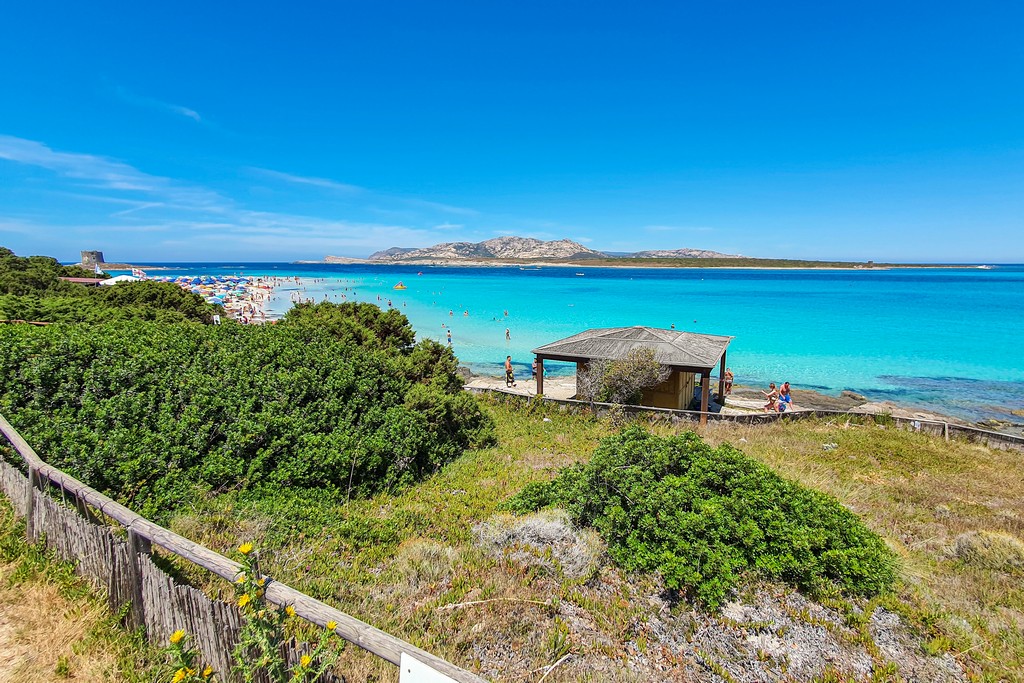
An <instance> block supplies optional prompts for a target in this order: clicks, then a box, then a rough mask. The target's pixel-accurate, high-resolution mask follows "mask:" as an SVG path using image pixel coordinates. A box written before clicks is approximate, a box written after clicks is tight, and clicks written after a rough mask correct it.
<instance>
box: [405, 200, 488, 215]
mask: <svg viewBox="0 0 1024 683" xmlns="http://www.w3.org/2000/svg"><path fill="white" fill-rule="evenodd" d="M402 201H404V202H405V203H406V204H409V205H411V206H418V207H421V208H424V209H433V210H435V211H443V212H444V213H454V214H457V215H459V216H479V215H480V212H479V211H477V210H476V209H467V208H465V207H462V206H452V205H451V204H442V203H440V202H431V201H427V200H426V199H411V198H407V199H403V200H402Z"/></svg>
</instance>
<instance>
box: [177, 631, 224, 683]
mask: <svg viewBox="0 0 1024 683" xmlns="http://www.w3.org/2000/svg"><path fill="white" fill-rule="evenodd" d="M190 640H191V637H190V636H189V635H188V634H187V633H185V632H184V631H181V630H178V631H175V632H174V633H172V634H171V638H170V643H169V644H168V646H167V654H168V655H169V656H170V659H171V666H172V668H173V669H174V674H173V675H172V676H171V683H213V681H216V680H217V677H216V676H215V675H214V671H213V667H212V666H209V665H206V666H203V664H202V663H201V662H200V661H199V652H198V651H197V650H196V649H195V647H193V646H192V645H191V644H190V642H189V641H190Z"/></svg>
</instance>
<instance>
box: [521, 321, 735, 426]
mask: <svg viewBox="0 0 1024 683" xmlns="http://www.w3.org/2000/svg"><path fill="white" fill-rule="evenodd" d="M732 340H733V338H732V337H724V336H719V335H712V334H696V333H693V332H680V331H677V330H663V329H659V328H655V327H639V326H636V327H609V328H601V329H592V330H586V331H585V332H580V333H579V334H574V335H573V336H571V337H566V338H565V339H560V340H558V341H556V342H551V343H550V344H545V345H544V346H541V347H539V348H536V349H534V350H533V354H534V355H535V356H536V358H537V393H538V394H543V393H544V361H545V360H556V361H567V362H570V363H576V368H577V372H579V370H580V369H582V368H585V367H586V366H587V365H588V364H589V363H590V362H591V361H595V360H619V359H622V358H625V357H626V356H627V355H629V353H630V352H631V351H633V350H635V349H651V350H652V351H654V360H655V361H657V362H658V363H661V364H662V365H664V366H667V367H668V368H670V369H671V371H672V373H671V375H670V376H669V378H668V379H667V380H665V381H664V382H663V383H661V384H659V385H658V386H656V387H651V388H649V389H646V390H645V391H644V396H643V400H642V404H643V405H650V406H655V407H660V408H675V409H685V408H686V407H687V406H688V405H689V403H690V401H691V400H692V398H693V396H694V393H695V389H696V387H697V386H698V383H697V377H700V383H699V386H700V387H701V389H700V411H701V416H700V421H701V424H705V423H706V422H707V416H708V405H709V403H710V398H711V397H710V393H711V391H710V386H711V371H712V370H714V369H715V366H718V395H719V397H722V396H724V395H725V352H726V349H727V348H728V347H729V342H731V341H732Z"/></svg>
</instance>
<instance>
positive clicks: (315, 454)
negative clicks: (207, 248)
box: [0, 304, 494, 519]
mask: <svg viewBox="0 0 1024 683" xmlns="http://www.w3.org/2000/svg"><path fill="white" fill-rule="evenodd" d="M321 306H324V305H321ZM326 306H332V304H327V305H326ZM369 308H373V309H374V310H375V311H377V313H378V314H379V315H380V317H381V318H386V319H387V323H386V324H385V323H384V322H380V321H376V322H374V321H372V320H371V321H370V322H366V320H368V319H369V318H370V317H371V316H372V315H373V314H372V312H367V311H366V310H365V309H361V308H353V307H348V308H343V309H341V310H340V312H338V311H336V313H338V315H342V314H345V313H346V312H347V313H351V314H352V315H353V316H355V317H354V318H353V320H355V321H356V322H358V323H359V324H360V325H363V324H365V325H368V326H369V327H367V330H368V332H367V335H366V338H367V339H369V340H371V341H370V342H368V345H367V346H360V345H358V344H356V343H355V342H354V341H353V339H351V338H345V339H341V338H338V336H337V335H336V334H334V333H332V331H331V330H330V329H321V328H318V327H317V326H315V325H310V324H305V323H283V324H280V325H265V326H242V325H219V326H214V325H169V324H162V323H156V322H141V321H125V322H113V323H107V324H103V325H51V326H47V327H42V328H37V327H30V326H3V327H2V328H0V411H2V412H3V413H4V414H5V415H6V416H7V417H8V418H9V419H10V420H11V421H12V422H13V423H14V424H15V426H16V427H17V428H18V429H19V431H21V433H22V434H23V435H24V436H25V437H26V438H27V439H28V440H29V441H30V442H31V443H32V444H33V446H34V447H35V448H36V449H37V451H38V452H40V453H42V454H44V456H45V457H46V458H47V459H48V461H49V462H50V463H51V464H53V465H55V466H57V467H60V468H62V469H66V470H68V471H69V472H73V473H74V474H75V476H77V477H79V478H81V479H83V480H84V481H85V482H87V483H88V484H89V485H91V486H93V487H94V488H97V489H100V490H101V491H103V492H104V493H107V494H108V495H111V496H112V497H115V498H118V499H119V500H121V501H122V502H124V503H126V504H128V505H130V506H132V507H133V508H134V509H136V510H138V511H139V512H141V513H143V514H146V515H151V516H153V517H155V518H157V519H163V518H164V516H165V515H167V514H168V512H169V511H170V510H172V509H173V508H175V507H176V506H177V505H179V504H181V503H183V502H187V501H190V500H194V498H195V496H196V495H197V492H202V491H208V490H213V489H217V490H230V489H240V490H241V489H247V488H249V487H251V486H256V485H261V486H268V485H269V486H274V487H277V488H279V489H280V488H296V489H322V490H328V491H335V492H340V493H341V494H342V495H351V496H364V495H367V494H373V493H377V492H380V491H387V490H395V489H398V488H401V487H403V486H406V485H408V484H410V483H412V482H415V481H418V480H420V479H422V478H423V477H425V476H427V475H429V474H431V473H433V472H435V471H437V470H438V469H439V468H440V467H441V466H443V465H444V464H446V463H448V462H450V461H451V460H452V459H454V458H456V457H458V456H459V455H460V454H461V453H462V452H463V451H464V450H465V449H466V448H469V447H473V446H478V445H486V444H488V443H492V442H493V440H494V431H493V425H492V423H491V421H490V419H489V418H487V417H486V415H485V414H484V413H483V412H482V411H481V409H480V406H479V404H478V402H477V400H476V399H475V398H474V397H473V396H471V395H469V394H466V393H464V392H462V391H461V383H460V382H458V378H457V376H456V375H455V372H454V370H455V363H454V360H453V357H452V356H451V352H450V350H447V349H441V350H438V348H436V347H437V345H436V344H434V343H433V342H429V343H426V342H422V343H420V344H416V345H414V346H412V347H406V346H405V344H404V342H402V343H399V344H397V345H388V344H383V343H382V342H380V337H379V336H378V332H379V334H381V335H387V334H395V335H398V337H400V338H401V339H406V338H408V337H409V336H411V328H408V334H405V333H404V332H402V333H399V332H397V331H395V330H394V329H393V323H394V320H393V319H394V318H395V316H400V318H401V321H404V323H403V324H404V325H405V326H406V327H408V321H407V320H405V317H404V316H401V314H398V313H396V312H394V311H391V312H389V313H384V312H381V311H379V309H376V307H373V306H369ZM373 330H378V332H374V331H373ZM383 330H390V331H383Z"/></svg>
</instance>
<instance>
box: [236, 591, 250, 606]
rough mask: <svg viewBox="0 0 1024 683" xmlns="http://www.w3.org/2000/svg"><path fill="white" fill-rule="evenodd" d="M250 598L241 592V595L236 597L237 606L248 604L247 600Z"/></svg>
mask: <svg viewBox="0 0 1024 683" xmlns="http://www.w3.org/2000/svg"><path fill="white" fill-rule="evenodd" d="M251 599H252V598H250V597H249V594H248V593H246V594H243V595H242V597H240V598H238V606H239V607H245V606H246V605H248V604H249V600H251Z"/></svg>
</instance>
